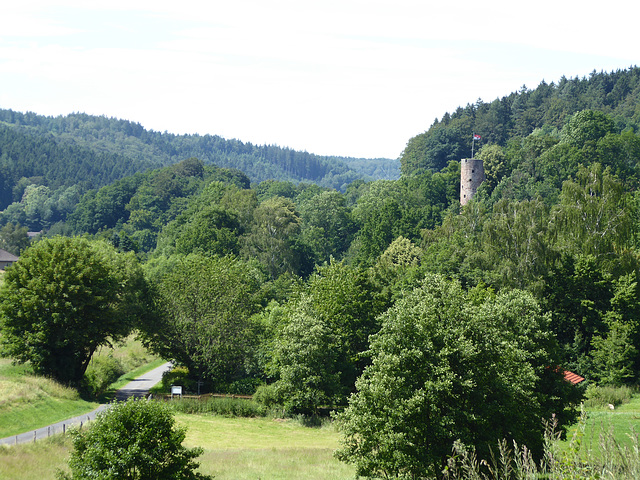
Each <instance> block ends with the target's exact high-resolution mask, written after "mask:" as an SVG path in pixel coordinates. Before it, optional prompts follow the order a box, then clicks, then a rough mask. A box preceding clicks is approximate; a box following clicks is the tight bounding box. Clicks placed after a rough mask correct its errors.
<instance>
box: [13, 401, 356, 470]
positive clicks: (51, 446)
mask: <svg viewBox="0 0 640 480" xmlns="http://www.w3.org/2000/svg"><path fill="white" fill-rule="evenodd" d="M176 420H177V423H178V424H179V425H184V426H186V427H187V428H188V430H187V437H186V439H185V442H184V444H185V445H187V446H189V447H193V446H200V447H202V448H204V454H203V455H202V456H201V457H199V459H198V460H199V463H200V471H201V472H203V473H207V474H210V475H214V476H215V478H216V480H225V479H228V480H230V479H234V480H243V479H247V480H248V479H253V480H255V479H274V480H275V479H278V480H279V479H282V480H293V479H300V478H304V479H309V480H316V479H317V480H327V479H335V480H342V479H344V480H349V479H352V478H353V477H354V470H353V468H352V467H350V466H348V465H344V464H342V463H341V462H339V461H337V460H336V459H335V458H333V450H334V449H335V448H336V447H337V446H338V433H337V432H336V430H335V429H334V428H333V426H332V425H326V426H323V427H319V428H310V427H305V426H303V425H301V424H300V423H299V422H297V421H295V420H282V419H273V418H227V417H222V416H205V415H184V414H178V415H176ZM70 449H71V442H70V440H69V437H68V436H67V437H62V436H61V435H58V436H56V437H52V438H51V439H47V440H43V441H40V442H37V443H35V444H26V445H18V446H5V447H0V478H2V479H6V480H14V479H15V480H18V479H19V480H49V479H51V480H53V479H55V478H56V471H57V470H58V469H62V470H65V469H66V458H67V456H68V455H69V451H70Z"/></svg>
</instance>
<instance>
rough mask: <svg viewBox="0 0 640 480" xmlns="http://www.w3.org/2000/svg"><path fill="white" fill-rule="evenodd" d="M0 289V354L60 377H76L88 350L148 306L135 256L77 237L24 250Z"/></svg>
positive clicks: (127, 328)
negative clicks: (0, 340) (1, 351)
mask: <svg viewBox="0 0 640 480" xmlns="http://www.w3.org/2000/svg"><path fill="white" fill-rule="evenodd" d="M0 291H1V292H2V293H1V297H2V301H1V302H0V314H1V318H2V320H1V321H2V323H1V326H2V337H1V339H2V349H3V352H4V354H6V355H9V356H11V357H12V358H14V359H15V360H18V361H20V362H30V363H31V365H32V366H33V369H34V371H35V372H36V373H39V374H43V375H47V376H51V377H52V378H55V379H56V380H59V381H61V382H64V383H78V382H79V381H80V380H81V379H82V377H83V375H84V372H85V371H86V369H87V366H88V365H89V361H90V360H91V356H92V354H93V352H95V351H96V349H97V348H98V347H99V346H100V345H105V344H108V343H109V342H110V341H112V340H117V339H118V338H122V337H124V336H126V335H128V334H129V332H131V330H132V329H133V328H134V327H135V326H136V325H137V322H138V320H139V318H140V317H142V316H144V315H146V313H147V310H146V302H147V299H146V298H147V291H146V281H145V279H144V276H143V274H142V269H141V268H140V266H139V265H138V262H137V260H136V259H135V257H134V256H133V255H132V254H121V253H118V252H117V251H116V250H115V249H114V248H113V247H112V246H111V245H109V244H107V243H106V242H97V241H90V240H87V239H85V238H80V237H74V238H69V237H54V238H48V239H44V240H42V241H39V242H37V243H36V244H34V245H33V246H31V247H30V248H28V249H27V250H25V251H24V252H23V253H22V255H21V256H20V259H19V260H18V261H17V262H16V263H15V264H14V265H12V267H11V268H9V269H8V270H7V272H6V273H5V276H4V283H3V285H2V288H1V290H0Z"/></svg>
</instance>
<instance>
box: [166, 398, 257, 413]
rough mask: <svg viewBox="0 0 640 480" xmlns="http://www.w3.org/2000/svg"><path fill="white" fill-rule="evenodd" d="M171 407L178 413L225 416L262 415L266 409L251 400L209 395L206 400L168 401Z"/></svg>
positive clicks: (185, 399) (184, 399)
mask: <svg viewBox="0 0 640 480" xmlns="http://www.w3.org/2000/svg"><path fill="white" fill-rule="evenodd" d="M169 405H170V406H171V408H172V409H173V410H174V411H176V412H180V413H188V414H214V415H223V416H227V417H264V416H266V415H267V413H268V409H267V408H265V407H264V406H262V405H260V404H258V403H257V402H254V401H253V400H247V399H241V398H231V397H222V398H220V397H210V398H208V399H207V400H195V399H190V398H183V399H181V400H173V401H171V402H170V403H169Z"/></svg>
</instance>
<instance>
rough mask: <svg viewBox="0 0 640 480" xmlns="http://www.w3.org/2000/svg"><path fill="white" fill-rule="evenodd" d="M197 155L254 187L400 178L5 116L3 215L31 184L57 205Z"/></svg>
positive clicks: (226, 146)
mask: <svg viewBox="0 0 640 480" xmlns="http://www.w3.org/2000/svg"><path fill="white" fill-rule="evenodd" d="M190 157H197V158H199V159H201V160H202V161H203V162H204V163H205V164H207V165H215V166H218V167H224V168H235V169H239V170H242V171H243V172H244V173H245V174H246V175H247V176H248V177H249V178H250V179H251V181H252V182H261V181H263V180H268V179H274V180H286V181H292V182H296V183H297V182H300V181H307V182H313V183H317V184H319V185H322V186H325V187H331V188H335V189H339V190H344V188H345V187H346V185H347V184H349V183H350V182H352V181H354V180H356V179H365V180H375V179H381V178H386V179H395V178H398V176H399V163H398V160H389V159H357V158H345V157H327V156H319V155H314V154H310V153H307V152H299V151H295V150H291V149H289V148H282V147H278V146H275V145H253V144H251V143H244V142H241V141H239V140H227V139H224V138H222V137H219V136H215V135H204V136H201V135H173V134H169V133H166V132H165V133H160V132H155V131H150V130H146V129H144V128H143V127H142V126H141V125H140V124H138V123H133V122H130V121H126V120H118V119H113V118H106V117H97V116H91V115H86V114H80V113H77V114H71V115H66V116H60V117H45V116H42V115H37V114H34V113H20V112H14V111H12V110H0V179H1V181H2V183H1V184H0V209H4V208H6V207H7V206H8V205H9V204H10V203H12V202H19V201H20V200H21V198H22V197H21V195H22V194H23V193H24V190H25V188H26V187H27V186H29V185H36V186H43V187H46V188H48V189H49V190H50V192H49V193H50V196H51V197H53V199H54V200H53V201H55V200H56V199H57V198H58V197H59V196H61V195H65V194H66V196H67V197H68V196H69V194H68V193H66V192H64V190H62V191H58V190H59V189H60V188H61V187H65V188H68V187H71V186H75V185H78V188H79V189H80V191H81V192H82V193H85V192H86V191H87V190H88V189H95V188H99V187H101V186H104V185H108V184H110V183H112V182H114V181H115V180H118V179H121V178H123V177H125V176H129V175H132V174H134V173H136V172H142V171H146V170H148V169H149V168H153V167H156V168H157V167H162V166H168V165H173V164H176V163H178V162H179V161H181V160H184V159H186V158H190Z"/></svg>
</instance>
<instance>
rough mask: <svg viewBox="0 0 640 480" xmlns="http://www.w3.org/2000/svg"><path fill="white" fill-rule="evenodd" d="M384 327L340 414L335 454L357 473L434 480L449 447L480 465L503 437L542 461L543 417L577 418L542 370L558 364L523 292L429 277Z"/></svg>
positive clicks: (561, 386) (552, 373)
mask: <svg viewBox="0 0 640 480" xmlns="http://www.w3.org/2000/svg"><path fill="white" fill-rule="evenodd" d="M382 322H383V325H382V329H381V331H380V333H378V334H376V335H374V336H373V337H372V340H371V349H370V353H371V355H372V359H373V363H372V364H371V366H369V367H368V368H367V369H366V370H365V372H364V374H363V375H362V376H361V377H360V378H359V379H358V381H357V383H356V387H357V393H356V394H354V395H353V396H352V397H351V398H350V401H349V406H348V407H347V409H346V410H345V411H344V412H343V413H340V414H338V415H337V420H338V425H339V428H340V430H341V432H342V433H343V440H342V447H341V448H340V449H339V450H338V451H337V456H338V458H339V459H341V460H343V461H346V462H349V463H352V464H354V465H355V467H356V474H357V475H361V476H365V477H369V478H372V477H375V478H378V477H382V478H390V477H398V478H426V477H429V476H431V475H434V476H437V475H438V474H439V473H440V472H441V471H442V468H443V466H444V463H445V461H446V458H447V456H449V455H450V454H451V448H452V445H453V443H454V441H456V440H460V441H462V442H463V443H464V444H466V445H468V446H474V447H475V448H476V450H477V451H478V452H479V457H480V458H487V457H484V455H485V454H488V453H489V448H490V446H491V445H495V444H496V442H497V441H498V440H501V439H503V438H504V439H507V441H512V440H513V441H516V442H518V443H519V444H520V445H528V446H529V448H531V449H532V450H533V451H534V452H536V453H537V454H540V453H541V449H542V443H543V427H542V423H541V422H542V419H544V418H550V417H551V415H552V414H553V413H556V414H557V415H558V416H560V418H561V419H562V420H565V421H566V420H569V421H571V420H572V419H573V418H574V417H573V416H572V415H571V410H570V409H567V408H566V407H567V403H568V399H567V397H566V396H565V395H566V390H565V388H569V387H570V385H568V384H567V383H566V382H564V381H563V379H562V376H561V375H560V373H559V372H558V371H557V369H554V368H549V366H554V365H557V363H556V360H557V358H556V357H555V356H554V351H555V347H554V339H553V336H552V335H551V334H550V333H549V332H548V326H547V319H546V317H545V316H544V315H542V313H541V310H540V308H539V307H538V305H537V303H536V302H535V300H534V299H533V297H532V296H531V295H530V294H527V293H525V292H522V291H511V292H508V293H504V294H500V295H498V296H494V295H493V294H492V293H491V292H489V291H474V292H473V294H472V293H469V294H467V293H465V292H464V290H463V289H462V288H461V286H460V284H459V283H457V282H450V281H446V280H444V279H443V278H441V277H438V276H430V277H428V278H427V279H426V280H425V282H424V284H423V285H422V287H421V288H419V289H416V290H414V292H413V293H412V294H410V295H408V296H407V297H405V298H404V299H402V300H400V301H399V302H397V303H396V305H395V306H394V307H392V308H391V309H390V310H389V311H388V312H387V313H385V314H384V315H383V316H382ZM563 392H564V394H563Z"/></svg>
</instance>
